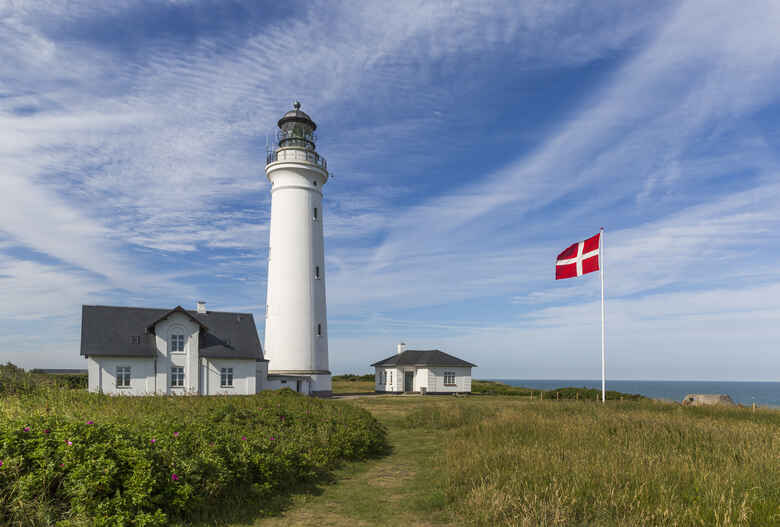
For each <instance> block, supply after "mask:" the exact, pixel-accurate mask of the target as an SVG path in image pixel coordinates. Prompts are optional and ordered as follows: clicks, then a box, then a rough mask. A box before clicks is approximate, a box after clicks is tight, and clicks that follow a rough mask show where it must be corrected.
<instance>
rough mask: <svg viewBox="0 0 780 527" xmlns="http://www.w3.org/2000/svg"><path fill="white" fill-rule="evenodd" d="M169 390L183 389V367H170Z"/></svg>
mask: <svg viewBox="0 0 780 527" xmlns="http://www.w3.org/2000/svg"><path fill="white" fill-rule="evenodd" d="M174 370H178V371H174ZM174 380H177V381H179V382H178V383H176V382H174ZM171 388H184V366H171Z"/></svg>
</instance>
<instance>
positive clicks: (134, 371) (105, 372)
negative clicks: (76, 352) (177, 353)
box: [87, 357, 155, 395]
mask: <svg viewBox="0 0 780 527" xmlns="http://www.w3.org/2000/svg"><path fill="white" fill-rule="evenodd" d="M87 360H88V366H87V370H88V371H89V391H91V392H99V391H102V392H103V393H107V394H119V395H148V394H153V393H154V389H155V386H154V382H155V378H154V359H152V358H146V357H142V358H136V357H133V358H130V357H89V358H88V359H87ZM117 366H129V367H130V387H129V388H117V386H116V368H117Z"/></svg>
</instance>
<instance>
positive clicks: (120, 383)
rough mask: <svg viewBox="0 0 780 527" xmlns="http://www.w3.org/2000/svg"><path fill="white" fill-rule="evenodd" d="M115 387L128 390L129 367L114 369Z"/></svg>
mask: <svg viewBox="0 0 780 527" xmlns="http://www.w3.org/2000/svg"><path fill="white" fill-rule="evenodd" d="M116 387H117V388H130V366H117V367H116Z"/></svg>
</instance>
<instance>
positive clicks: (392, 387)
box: [374, 367, 404, 392]
mask: <svg viewBox="0 0 780 527" xmlns="http://www.w3.org/2000/svg"><path fill="white" fill-rule="evenodd" d="M376 372H377V373H378V374H379V375H378V376H377V375H374V379H375V381H376V391H378V392H401V391H403V389H404V385H403V376H402V374H401V373H400V372H401V370H400V369H398V368H384V367H376ZM382 372H384V373H385V374H386V375H385V377H384V380H385V382H384V383H383V382H382V378H383V377H382ZM391 373H392V375H391Z"/></svg>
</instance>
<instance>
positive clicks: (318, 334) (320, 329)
mask: <svg viewBox="0 0 780 527" xmlns="http://www.w3.org/2000/svg"><path fill="white" fill-rule="evenodd" d="M317 336H318V337H321V336H322V324H317Z"/></svg>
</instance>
